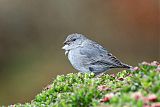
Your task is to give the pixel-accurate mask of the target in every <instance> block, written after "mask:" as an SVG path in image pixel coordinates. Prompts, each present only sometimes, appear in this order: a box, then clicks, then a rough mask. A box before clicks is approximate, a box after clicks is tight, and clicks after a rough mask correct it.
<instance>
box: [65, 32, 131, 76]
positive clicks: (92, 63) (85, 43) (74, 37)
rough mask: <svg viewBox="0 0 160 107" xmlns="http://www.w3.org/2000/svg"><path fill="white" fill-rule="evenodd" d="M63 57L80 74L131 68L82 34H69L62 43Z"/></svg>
mask: <svg viewBox="0 0 160 107" xmlns="http://www.w3.org/2000/svg"><path fill="white" fill-rule="evenodd" d="M64 45H65V46H64V47H62V49H64V50H65V55H68V59H69V61H70V63H71V64H72V66H73V67H74V68H75V69H77V70H78V71H80V72H82V73H88V72H93V73H95V74H96V75H98V74H101V73H105V71H107V70H109V69H111V68H131V66H129V65H127V64H124V63H122V62H121V61H120V60H118V59H117V58H116V57H115V56H113V55H112V54H111V53H109V52H108V51H107V50H106V49H105V48H104V47H102V46H101V45H99V44H98V43H96V42H94V41H92V40H90V39H88V38H87V37H85V36H84V35H82V34H77V33H75V34H70V35H68V37H67V38H66V40H65V42H64Z"/></svg>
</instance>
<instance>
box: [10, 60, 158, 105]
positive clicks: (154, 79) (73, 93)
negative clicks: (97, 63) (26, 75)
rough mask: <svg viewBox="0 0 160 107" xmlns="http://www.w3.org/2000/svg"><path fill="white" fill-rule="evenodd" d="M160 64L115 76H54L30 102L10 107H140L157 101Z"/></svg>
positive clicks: (141, 66) (140, 66) (125, 71)
mask: <svg viewBox="0 0 160 107" xmlns="http://www.w3.org/2000/svg"><path fill="white" fill-rule="evenodd" d="M159 89H160V65H158V63H157V65H155V63H154V65H153V63H152V64H149V63H148V64H139V66H138V67H135V68H132V69H131V70H123V71H122V72H119V73H118V74H116V75H113V74H111V75H108V74H103V75H101V76H94V74H93V73H91V74H81V73H76V74H73V73H70V74H67V75H60V76H57V77H56V78H55V79H54V80H53V82H52V84H51V85H48V86H47V87H46V88H45V89H44V90H43V91H42V92H41V93H40V94H38V95H37V96H36V97H35V99H34V100H33V101H31V103H25V104H15V105H12V106H13V107H35V106H36V107H46V106H49V107H91V106H98V107H104V106H109V107H124V106H127V107H143V106H144V105H148V106H150V105H153V104H157V102H160V90H159Z"/></svg>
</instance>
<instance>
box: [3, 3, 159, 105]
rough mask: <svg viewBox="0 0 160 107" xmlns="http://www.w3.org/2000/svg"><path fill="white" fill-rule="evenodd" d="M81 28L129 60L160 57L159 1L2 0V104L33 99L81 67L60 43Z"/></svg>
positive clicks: (123, 59) (129, 61)
mask: <svg viewBox="0 0 160 107" xmlns="http://www.w3.org/2000/svg"><path fill="white" fill-rule="evenodd" d="M76 32H77V33H82V34H85V35H87V37H89V38H90V39H92V40H95V41H97V42H98V43H100V44H102V45H103V46H104V47H107V48H108V50H109V51H110V52H111V53H112V54H114V55H115V56H117V57H118V58H119V59H120V60H122V61H123V62H125V63H127V64H130V65H133V66H136V65H137V63H139V62H142V61H149V62H150V61H153V60H159V58H160V1H159V0H69V1H68V0H0V105H8V104H13V103H24V102H29V101H30V100H32V99H34V96H35V95H36V94H38V93H40V92H41V90H42V89H43V88H44V87H45V86H46V85H48V84H50V83H51V82H52V80H53V79H54V78H55V77H56V76H57V75H61V74H67V73H70V72H77V71H76V70H74V69H73V68H72V66H71V65H70V63H69V61H68V59H67V57H66V56H65V55H64V51H63V50H62V49H61V47H62V46H63V44H62V43H63V41H64V40H65V38H66V36H67V35H68V34H71V33H76ZM112 71H114V70H112Z"/></svg>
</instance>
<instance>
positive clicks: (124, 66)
mask: <svg viewBox="0 0 160 107" xmlns="http://www.w3.org/2000/svg"><path fill="white" fill-rule="evenodd" d="M121 67H122V68H128V69H130V68H132V66H130V65H127V64H124V63H122V65H121Z"/></svg>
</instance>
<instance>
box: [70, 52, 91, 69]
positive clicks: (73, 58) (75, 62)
mask: <svg viewBox="0 0 160 107" xmlns="http://www.w3.org/2000/svg"><path fill="white" fill-rule="evenodd" d="M68 59H69V61H70V63H71V64H72V66H73V67H74V68H75V69H77V70H79V71H81V72H85V71H88V69H87V68H86V65H85V64H86V62H85V56H84V55H81V53H80V50H79V49H74V50H70V51H69V53H68Z"/></svg>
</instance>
